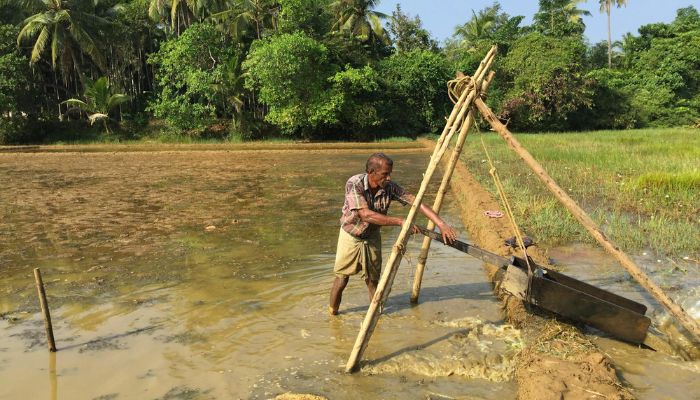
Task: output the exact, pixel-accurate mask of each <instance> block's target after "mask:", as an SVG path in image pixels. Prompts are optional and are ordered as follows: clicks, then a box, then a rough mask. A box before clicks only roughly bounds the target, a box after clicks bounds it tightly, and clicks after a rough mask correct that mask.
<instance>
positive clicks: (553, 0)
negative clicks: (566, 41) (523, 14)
mask: <svg viewBox="0 0 700 400" xmlns="http://www.w3.org/2000/svg"><path fill="white" fill-rule="evenodd" d="M585 1H586V0H540V6H539V11H538V12H537V13H536V14H535V17H534V19H535V25H539V26H540V28H541V29H543V30H545V31H548V32H549V34H557V33H558V34H561V33H564V34H568V33H571V32H572V31H573V32H580V33H582V32H583V29H584V28H585V26H584V24H583V17H584V16H589V15H591V13H590V12H588V11H587V10H584V9H580V8H578V5H579V4H580V3H583V2H585ZM560 29H561V30H562V31H560Z"/></svg>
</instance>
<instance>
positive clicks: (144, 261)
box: [0, 150, 521, 399]
mask: <svg viewBox="0 0 700 400" xmlns="http://www.w3.org/2000/svg"><path fill="white" fill-rule="evenodd" d="M367 154H368V151H362V152H351V151H336V152H326V153H320V152H311V151H308V152H265V153H260V152H258V153H256V152H152V153H99V154H97V153H83V154H72V153H65V154H41V153H37V154H0V183H2V186H3V190H2V192H0V243H1V244H0V246H1V247H0V272H1V275H0V339H1V341H0V382H1V383H2V384H0V399H41V398H48V399H135V398H138V399H217V398H246V399H247V398H271V397H274V396H275V395H277V394H280V393H285V392H296V393H314V394H318V395H324V396H327V397H329V398H333V399H356V398H360V397H365V398H406V399H412V398H415V399H419V398H420V399H423V398H426V396H431V395H432V396H434V397H438V396H448V397H460V396H462V397H463V396H470V397H469V398H483V399H501V398H514V397H515V385H514V383H513V382H512V381H511V380H510V376H511V374H512V368H513V366H512V356H513V354H514V352H515V351H517V349H518V348H519V347H520V346H521V344H520V338H519V333H518V332H517V331H516V330H514V329H513V328H511V327H509V326H508V325H504V324H503V321H502V320H501V317H500V315H501V314H500V310H499V304H498V302H497V301H496V300H494V298H493V297H492V295H491V288H490V285H489V284H488V283H487V279H486V277H485V275H484V273H483V271H482V269H481V267H480V264H479V262H478V261H476V260H473V259H471V258H469V257H468V256H466V255H462V254H460V253H457V252H455V251H454V250H453V249H450V248H445V247H442V246H434V248H433V250H432V254H431V256H430V262H429V266H428V270H427V272H426V275H425V278H424V288H423V291H422V296H421V303H420V305H418V306H416V307H410V306H409V305H408V293H409V291H410V286H411V283H412V269H413V267H414V266H415V258H416V257H417V248H418V247H419V246H420V240H419V239H418V238H415V239H412V240H411V241H410V243H409V249H408V251H407V253H406V257H405V259H404V261H403V263H402V266H401V268H400V270H399V273H398V275H397V278H396V280H395V283H394V287H393V290H392V294H391V296H390V298H389V301H388V303H387V307H386V309H385V314H384V315H383V316H382V318H381V320H380V323H379V325H378V328H377V330H376V331H375V334H374V335H373V337H372V340H371V342H370V345H369V347H368V349H367V351H366V353H365V357H364V358H365V360H366V362H365V364H364V365H363V369H362V371H361V372H360V373H357V374H354V375H347V374H344V373H343V372H342V370H343V367H344V364H345V362H346V360H347V356H348V355H349V353H350V350H351V348H352V345H353V343H354V340H355V337H356V335H357V332H358V329H359V326H360V323H361V320H362V318H363V317H364V315H365V311H366V307H367V303H368V299H367V294H366V289H365V288H364V287H363V284H361V283H360V281H359V279H351V282H350V284H349V286H348V288H347V289H346V292H345V296H344V300H343V305H342V307H341V315H340V316H338V317H335V318H331V317H329V316H327V315H326V312H325V310H326V304H327V301H328V291H329V287H330V283H331V280H332V273H331V270H332V265H333V258H334V251H335V240H336V236H337V230H338V222H337V220H338V217H339V210H340V206H341V204H342V196H343V194H342V188H343V184H344V182H345V180H346V179H347V177H348V176H349V175H352V174H354V173H357V172H360V171H361V170H362V167H363V165H364V161H365V159H366V157H367ZM392 155H393V156H394V159H395V161H396V166H395V170H394V171H395V173H394V177H395V179H396V180H397V181H399V182H400V183H402V184H404V186H406V187H407V188H409V189H411V190H413V191H415V190H417V188H418V185H419V183H420V179H421V175H420V174H421V172H422V171H423V170H424V169H425V166H426V165H427V159H428V154H427V153H425V152H421V151H416V150H403V151H402V150H396V151H394V153H393V154H392ZM393 211H394V212H395V213H405V212H406V211H407V210H406V209H402V208H401V207H400V206H399V205H395V206H394V210H393ZM444 216H445V218H446V219H447V220H448V221H449V222H451V223H452V224H453V225H454V226H456V227H457V228H458V229H461V226H460V224H459V222H458V217H457V216H458V212H457V211H456V210H455V208H454V205H453V204H447V206H446V209H445V211H444ZM421 221H422V220H421ZM396 234H397V230H396V229H393V230H391V229H388V230H385V235H384V245H385V249H384V252H385V254H387V255H388V254H389V248H390V246H391V244H392V243H393V241H394V239H395V237H396ZM460 236H461V237H462V238H466V236H465V234H464V233H463V231H461V235H460ZM34 267H41V269H42V273H43V276H44V282H45V283H46V289H47V292H48V297H49V303H50V305H51V307H52V317H53V319H54V332H55V336H56V340H57V345H58V347H59V351H58V353H56V354H48V353H47V351H46V347H45V346H46V344H45V339H44V331H43V324H42V320H41V318H40V315H39V313H38V306H37V300H36V297H35V296H36V295H35V290H34V287H33V278H32V268H34Z"/></svg>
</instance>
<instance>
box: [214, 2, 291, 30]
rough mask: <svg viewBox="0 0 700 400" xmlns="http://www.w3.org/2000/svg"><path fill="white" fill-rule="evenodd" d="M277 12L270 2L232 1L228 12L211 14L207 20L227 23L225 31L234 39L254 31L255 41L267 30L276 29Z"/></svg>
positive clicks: (274, 5)
mask: <svg viewBox="0 0 700 400" xmlns="http://www.w3.org/2000/svg"><path fill="white" fill-rule="evenodd" d="M277 11H278V6H277V4H276V3H274V2H271V1H270V0H234V2H233V3H232V4H230V5H229V9H228V10H225V11H221V12H218V13H215V14H211V15H210V16H209V17H208V18H209V19H211V20H213V21H216V22H219V23H222V22H223V23H228V26H226V28H225V29H226V30H227V31H228V32H229V33H230V34H231V35H232V36H233V37H234V38H236V39H240V38H241V37H242V36H243V35H245V33H246V32H248V31H250V30H254V31H255V38H256V39H262V36H263V33H264V31H265V30H266V29H267V28H272V29H276V28H277Z"/></svg>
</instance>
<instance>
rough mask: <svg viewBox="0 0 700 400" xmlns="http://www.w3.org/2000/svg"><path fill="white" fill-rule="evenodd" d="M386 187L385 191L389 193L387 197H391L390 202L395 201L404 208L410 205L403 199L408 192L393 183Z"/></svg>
mask: <svg viewBox="0 0 700 400" xmlns="http://www.w3.org/2000/svg"><path fill="white" fill-rule="evenodd" d="M387 186H388V187H387V191H388V192H389V196H391V199H392V200H396V201H398V202H399V203H401V204H402V205H404V206H406V205H409V204H410V202H409V201H408V200H407V199H406V197H405V196H406V195H407V194H408V192H407V191H406V190H405V189H404V188H402V187H401V186H399V185H398V184H397V183H394V182H389V185H387Z"/></svg>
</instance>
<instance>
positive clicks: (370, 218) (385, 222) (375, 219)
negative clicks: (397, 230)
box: [357, 208, 415, 233]
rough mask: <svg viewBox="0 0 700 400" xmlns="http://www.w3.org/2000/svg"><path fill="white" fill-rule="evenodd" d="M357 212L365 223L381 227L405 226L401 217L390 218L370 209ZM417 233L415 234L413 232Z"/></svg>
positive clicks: (361, 209)
mask: <svg viewBox="0 0 700 400" xmlns="http://www.w3.org/2000/svg"><path fill="white" fill-rule="evenodd" d="M357 212H358V213H359V214H360V218H361V219H362V221H364V222H369V223H370V224H374V225H381V226H392V225H393V226H401V225H403V221H404V219H403V218H400V217H390V216H388V215H384V214H382V213H378V212H376V211H372V210H370V209H369V208H360V209H359V210H357ZM413 233H415V232H413Z"/></svg>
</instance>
